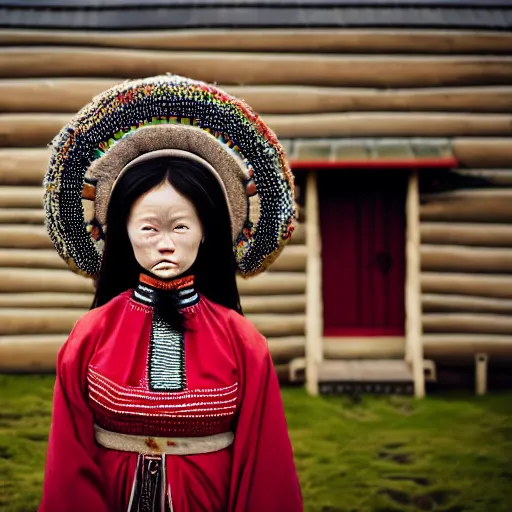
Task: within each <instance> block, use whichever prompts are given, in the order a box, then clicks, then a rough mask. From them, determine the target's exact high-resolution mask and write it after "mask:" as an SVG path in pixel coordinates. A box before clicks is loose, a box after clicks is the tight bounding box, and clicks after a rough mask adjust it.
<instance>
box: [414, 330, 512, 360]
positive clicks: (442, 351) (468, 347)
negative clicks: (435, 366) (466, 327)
mask: <svg viewBox="0 0 512 512" xmlns="http://www.w3.org/2000/svg"><path fill="white" fill-rule="evenodd" d="M423 346H424V347H425V355H426V357H429V358H433V359H456V360H458V361H460V360H461V358H464V357H466V358H473V357H474V356H475V354H478V353H480V352H483V353H485V354H487V355H489V356H491V357H498V358H500V359H501V360H510V359H512V336H510V335H503V334H500V335H497V334H451V333H448V334H444V333H443V334H424V335H423Z"/></svg>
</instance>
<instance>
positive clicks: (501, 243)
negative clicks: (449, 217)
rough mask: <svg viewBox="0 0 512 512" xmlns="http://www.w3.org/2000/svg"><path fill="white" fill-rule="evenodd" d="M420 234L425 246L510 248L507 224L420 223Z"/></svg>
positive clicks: (511, 235)
mask: <svg viewBox="0 0 512 512" xmlns="http://www.w3.org/2000/svg"><path fill="white" fill-rule="evenodd" d="M420 232H421V241H422V242H423V243H425V244H452V245H456V244H457V245H473V246H487V247H512V226H510V225H508V224H467V223H466V224H462V223H451V222H422V223H421V225H420Z"/></svg>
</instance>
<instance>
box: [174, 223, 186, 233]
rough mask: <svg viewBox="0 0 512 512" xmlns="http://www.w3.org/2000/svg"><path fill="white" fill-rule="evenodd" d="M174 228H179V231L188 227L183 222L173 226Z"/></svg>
mask: <svg viewBox="0 0 512 512" xmlns="http://www.w3.org/2000/svg"><path fill="white" fill-rule="evenodd" d="M175 229H179V230H180V231H183V230H185V229H188V227H187V226H185V225H184V224H179V225H178V226H176V228H175Z"/></svg>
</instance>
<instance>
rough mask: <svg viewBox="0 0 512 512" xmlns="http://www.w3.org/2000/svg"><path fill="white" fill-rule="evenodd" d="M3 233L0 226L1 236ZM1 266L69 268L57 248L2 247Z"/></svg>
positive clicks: (0, 252) (0, 251) (0, 253)
mask: <svg viewBox="0 0 512 512" xmlns="http://www.w3.org/2000/svg"><path fill="white" fill-rule="evenodd" d="M1 233H2V229H1V226H0V237H1V236H2V235H1ZM0 245H1V242H0ZM0 267H28V268H67V265H66V263H65V262H64V260H62V259H61V258H59V256H58V254H57V252H56V251H55V250H45V249H41V250H36V251H34V250H33V249H0Z"/></svg>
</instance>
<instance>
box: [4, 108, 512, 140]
mask: <svg viewBox="0 0 512 512" xmlns="http://www.w3.org/2000/svg"><path fill="white" fill-rule="evenodd" d="M5 115H7V114H5ZM264 120H265V121H266V122H267V123H268V125H269V126H270V127H271V128H272V129H273V130H274V131H275V132H276V133H277V134H278V136H280V137H286V138H334V137H407V136H411V137H416V136H417V137H456V136H473V135H479V136H483V135H489V136H492V135H494V136H500V135H512V116H510V115H507V114H451V113H423V112H414V113H394V112H393V113H374V112H372V113H366V112H363V113H341V114H338V113H336V114H316V115H293V116H285V115H283V116H271V115H268V116H264ZM0 126H1V118H0ZM10 126H12V128H11V129H13V130H14V129H15V127H16V123H12V124H11V125H10ZM26 137H28V135H25V134H23V135H22V134H21V133H19V136H18V140H20V141H23V140H26ZM31 143H32V139H30V138H29V139H28V141H27V145H31Z"/></svg>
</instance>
